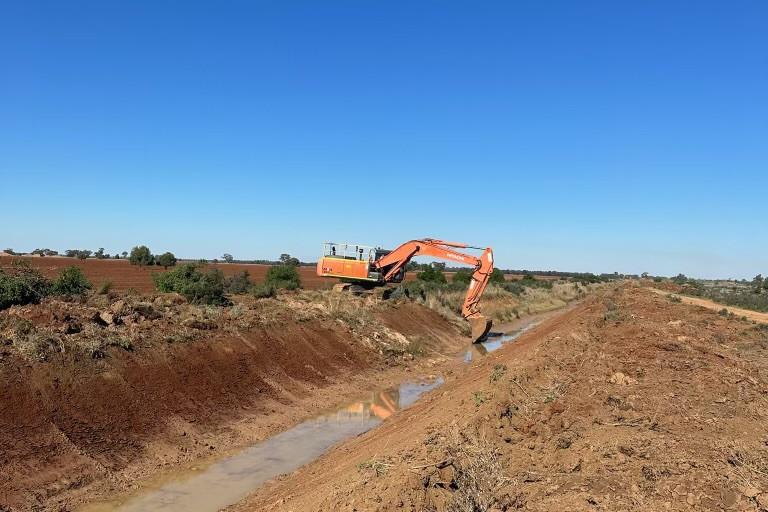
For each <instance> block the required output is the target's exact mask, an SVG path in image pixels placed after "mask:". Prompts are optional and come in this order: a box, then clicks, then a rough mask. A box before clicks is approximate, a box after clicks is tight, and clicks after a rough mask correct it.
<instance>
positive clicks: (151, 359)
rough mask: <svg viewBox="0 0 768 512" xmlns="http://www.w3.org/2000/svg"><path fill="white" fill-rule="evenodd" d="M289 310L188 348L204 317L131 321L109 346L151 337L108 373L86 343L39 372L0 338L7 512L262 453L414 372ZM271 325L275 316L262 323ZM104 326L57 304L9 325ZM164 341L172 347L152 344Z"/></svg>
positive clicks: (318, 319)
mask: <svg viewBox="0 0 768 512" xmlns="http://www.w3.org/2000/svg"><path fill="white" fill-rule="evenodd" d="M88 263H90V262H87V263H86V264H88ZM98 263H101V262H98ZM106 264H107V263H104V264H102V265H106ZM119 264H120V262H110V263H108V265H116V266H117V265H119ZM99 266H100V265H99ZM99 266H96V268H99ZM286 297H287V298H285V300H282V301H274V300H272V301H266V302H265V301H261V302H259V301H252V302H250V303H249V304H250V306H248V307H249V308H251V309H249V312H247V313H245V316H238V317H232V318H237V319H238V320H232V319H230V320H227V318H228V317H227V315H230V314H232V312H233V309H234V308H225V309H223V310H222V311H223V313H221V314H222V316H221V317H219V318H218V320H215V321H210V322H208V323H207V324H205V328H206V329H211V330H204V331H201V335H202V338H201V339H197V340H194V341H187V342H173V343H170V342H165V341H162V339H163V338H162V335H164V334H170V333H173V332H176V331H178V330H181V329H182V327H180V325H187V324H186V323H185V322H181V321H180V319H181V318H183V317H184V315H186V314H188V313H186V311H187V310H188V309H189V310H193V309H195V308H193V307H189V306H186V305H183V304H182V305H177V306H173V307H165V311H166V313H165V315H166V316H165V317H162V318H159V319H155V320H150V319H142V320H140V321H139V322H138V323H135V324H131V325H130V326H129V325H127V324H126V323H127V322H128V320H129V319H130V318H133V317H132V316H125V317H124V320H123V322H124V323H122V324H120V325H110V326H109V327H108V328H104V330H103V333H104V335H105V336H106V335H109V333H116V334H120V335H121V336H127V335H128V333H134V334H135V329H133V328H134V327H140V329H139V333H138V334H136V335H135V339H136V340H138V341H136V343H135V349H134V351H133V352H129V351H126V350H123V349H122V348H119V347H111V348H108V349H106V358H104V359H92V358H91V357H89V356H88V355H87V353H84V352H82V351H80V350H78V348H77V345H74V344H73V343H71V342H70V341H69V338H70V337H72V336H78V335H66V336H64V337H63V338H60V339H63V340H64V341H61V343H62V345H61V349H58V348H57V349H56V350H55V351H53V352H52V353H49V354H48V355H47V357H46V359H45V361H42V362H40V361H34V362H30V361H28V360H25V359H22V358H21V357H20V356H19V355H18V353H17V352H15V351H14V350H13V348H14V347H12V346H11V345H12V341H11V340H10V339H9V340H6V341H5V342H3V340H2V336H0V411H2V414H0V510H3V511H5V510H13V511H17V510H33V509H34V510H38V509H41V508H44V509H46V510H69V509H70V507H71V506H72V505H73V504H76V503H78V502H81V501H83V500H85V499H87V500H89V501H91V500H93V499H97V498H99V497H100V496H103V495H104V494H105V493H111V492H113V491H115V490H120V489H124V488H126V486H128V485H130V484H131V483H132V482H133V481H135V480H136V479H137V478H139V477H142V476H145V475H147V474H149V473H153V472H156V471H157V470H158V469H160V468H163V467H167V466H169V465H174V464H178V463H180V462H183V461H186V460H191V459H195V458H197V457H201V456H210V454H212V453H218V452H219V451H221V450H222V449H227V448H231V447H234V446H242V445H245V444H250V443H253V442H256V441H258V440H261V439H263V438H264V437H266V436H267V435H271V434H273V433H275V432H277V431H280V430H282V429H284V428H287V427H288V426H290V425H292V424H295V423H297V422H299V421H301V420H302V419H304V418H305V417H307V416H309V415H311V414H312V413H313V412H317V411H319V410H323V409H325V408H326V406H327V405H328V404H333V403H337V402H338V401H340V400H345V399H347V397H348V398H349V399H350V400H351V399H353V398H355V397H358V396H359V395H360V393H364V392H366V391H367V390H374V389H379V388H381V387H382V386H386V385H387V384H388V383H389V382H396V381H399V380H400V379H401V378H402V377H403V375H404V374H405V372H406V371H407V369H406V368H405V365H404V364H402V363H401V364H398V363H397V361H395V360H393V359H391V358H386V357H384V356H382V355H380V354H379V352H378V349H375V348H371V347H369V346H366V344H365V343H362V342H361V339H360V337H358V336H357V335H355V334H353V333H352V332H350V331H349V330H348V329H347V328H346V327H345V326H344V324H341V323H340V322H338V321H333V320H330V319H326V318H324V317H323V315H322V314H320V315H318V316H314V317H311V318H308V317H306V316H295V315H299V314H300V313H302V314H304V313H305V312H304V311H301V309H302V308H301V307H297V308H296V309H295V310H294V309H290V308H286V306H285V304H286V301H287V302H290V301H296V300H297V299H295V298H294V297H295V296H294V295H288V296H286ZM350 300H359V301H360V303H361V304H362V303H363V302H364V299H355V298H351V299H350ZM121 302H124V301H121ZM126 307H127V306H123V310H125V308H126ZM137 307H138V306H137ZM291 307H292V306H291ZM185 308H186V309H185ZM91 309H94V308H91ZM156 309H157V310H162V308H161V307H160V306H157V307H156ZM81 310H82V311H81ZM79 311H81V314H79V313H78V312H79ZM275 311H276V312H277V313H274V312H275ZM292 311H293V312H292ZM376 311H377V315H378V316H379V317H380V319H381V321H383V322H385V323H388V324H394V323H397V324H398V325H399V326H401V327H402V329H403V330H405V331H407V332H408V335H409V336H420V337H423V338H424V339H428V340H430V341H431V342H432V343H433V344H436V345H439V344H441V345H440V346H441V347H442V348H446V347H448V349H450V350H455V349H457V347H459V346H461V345H463V344H465V343H466V341H465V340H464V339H463V338H461V337H460V336H458V335H457V330H456V329H455V328H454V327H452V326H451V325H449V324H448V323H447V322H445V320H444V319H443V318H442V317H440V316H439V315H438V314H437V313H435V312H433V311H431V310H427V309H425V308H422V307H420V306H415V305H412V304H409V303H403V304H399V305H393V304H382V305H380V306H377V310H376ZM78 314H79V317H77V318H74V317H75V316H77V315H78ZM239 314H240V315H243V313H239ZM249 314H250V315H251V316H250V317H249V316H248V315H249ZM257 314H258V315H271V316H268V318H267V317H265V318H267V319H261V320H253V318H255V316H254V315H257ZM275 314H277V315H278V316H275ZM91 315H92V313H91V311H90V310H89V309H88V308H87V307H86V306H81V305H78V304H74V303H64V302H61V301H49V300H47V301H44V302H43V303H42V304H40V305H37V306H25V307H23V308H18V307H16V308H12V309H11V310H8V311H6V312H2V314H1V315H0V321H2V320H4V319H5V320H8V319H12V318H26V319H28V320H30V321H31V322H32V323H33V324H34V325H35V326H36V327H37V328H39V329H42V328H55V329H58V328H59V325H60V320H61V318H62V317H65V316H66V317H72V318H73V319H71V320H69V322H70V323H71V322H75V323H77V322H79V323H82V324H83V325H84V324H85V322H87V321H88V318H89V317H90V316H91ZM133 315H137V313H133ZM291 315H294V316H295V317H293V316H291ZM393 319H396V320H393ZM174 322H175V323H174ZM0 323H1V322H0ZM129 327H130V328H131V329H129ZM368 328H369V329H372V328H373V329H375V328H376V326H375V325H374V326H372V327H368ZM153 332H154V333H155V334H156V336H159V338H158V339H159V340H160V341H158V339H155V340H154V341H152V340H150V339H148V338H146V336H150V335H151V334H152V333H153ZM62 336H63V335H62ZM72 339H75V340H76V339H77V338H72ZM142 340H143V341H142ZM57 343H58V342H57ZM393 363H394V364H393ZM408 364H410V365H413V362H411V363H408Z"/></svg>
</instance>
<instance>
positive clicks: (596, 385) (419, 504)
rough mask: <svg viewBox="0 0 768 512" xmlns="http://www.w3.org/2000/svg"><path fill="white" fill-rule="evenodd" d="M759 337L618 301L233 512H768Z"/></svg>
mask: <svg viewBox="0 0 768 512" xmlns="http://www.w3.org/2000/svg"><path fill="white" fill-rule="evenodd" d="M766 356H768V329H766V326H764V325H759V324H755V323H753V322H749V321H742V320H738V319H734V318H725V317H722V316H719V315H717V313H716V312H714V311H711V310H708V309H705V308H702V307H697V306H692V305H687V304H676V303H672V302H670V301H669V300H668V299H667V298H666V297H664V296H660V295H658V294H655V293H653V292H651V291H649V290H647V289H642V288H636V287H631V286H623V287H618V288H617V289H616V290H613V291H611V292H607V293H605V294H602V295H600V296H592V297H590V298H588V299H587V300H586V301H584V303H582V304H580V305H579V306H578V307H576V308H574V309H573V310H571V311H567V312H565V313H563V314H562V315H558V316H554V317H552V318H550V319H548V320H546V321H544V322H542V323H541V324H540V325H539V326H538V327H536V328H535V329H533V330H531V331H528V332H526V333H525V334H523V335H522V336H520V337H519V338H518V340H517V341H516V342H515V343H510V344H507V345H505V346H504V347H503V348H501V349H500V350H498V351H496V352H494V353H492V354H489V355H488V356H486V357H483V358H474V360H473V362H472V363H471V364H470V365H463V366H456V367H454V369H453V371H449V372H448V373H447V374H446V375H445V379H446V384H444V385H443V386H441V387H440V388H439V389H437V390H435V391H433V392H431V393H430V394H429V395H427V396H425V397H423V398H422V399H421V400H420V401H419V402H417V403H416V404H414V405H413V406H411V407H409V408H406V409H404V410H402V411H399V412H397V413H395V414H394V415H393V416H391V417H390V418H389V419H388V420H387V421H385V422H384V424H383V425H381V426H380V427H378V428H376V429H374V430H372V431H370V432H368V433H367V434H364V435H362V436H360V437H358V438H356V439H353V440H349V441H347V442H345V443H343V444H341V445H339V446H337V447H336V448H334V449H333V450H331V451H330V452H329V453H328V454H326V455H325V456H323V457H321V458H319V459H317V460H316V461H314V462H313V463H310V464H308V465H306V466H304V467H303V468H300V469H299V470H297V471H296V472H295V473H293V474H291V475H288V476H285V477H280V478H277V479H274V480H272V481H271V482H269V483H267V484H266V485H265V486H263V487H262V488H261V489H259V490H258V491H257V492H255V493H254V494H252V495H251V496H250V497H249V498H247V499H246V500H244V501H243V502H241V503H240V504H238V505H236V506H233V507H231V509H232V510H237V511H256V510H259V511H262V510H271V511H274V510H291V511H316V510H317V511H319V510H339V511H369V510H370V511H389V510H495V511H498V510H516V509H521V510H531V511H552V510H569V511H570V510H575V511H582V510H583V511H595V510H617V511H618V510H711V511H717V510H744V511H758V510H768V357H766Z"/></svg>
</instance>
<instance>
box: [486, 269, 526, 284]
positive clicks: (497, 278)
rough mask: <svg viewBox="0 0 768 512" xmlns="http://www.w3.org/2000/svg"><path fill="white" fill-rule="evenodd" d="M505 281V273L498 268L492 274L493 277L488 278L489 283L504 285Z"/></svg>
mask: <svg viewBox="0 0 768 512" xmlns="http://www.w3.org/2000/svg"><path fill="white" fill-rule="evenodd" d="M526 277H527V276H526ZM504 281H505V279H504V273H503V272H502V271H501V270H499V269H498V268H495V267H494V269H493V272H491V276H490V277H489V278H488V282H489V283H496V284H503V283H504Z"/></svg>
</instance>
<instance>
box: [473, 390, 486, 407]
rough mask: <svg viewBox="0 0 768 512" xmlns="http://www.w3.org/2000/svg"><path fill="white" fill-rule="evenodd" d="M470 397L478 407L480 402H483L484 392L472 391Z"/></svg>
mask: <svg viewBox="0 0 768 512" xmlns="http://www.w3.org/2000/svg"><path fill="white" fill-rule="evenodd" d="M472 398H473V399H474V401H475V407H480V406H481V405H482V404H484V403H485V392H484V391H475V392H474V393H472Z"/></svg>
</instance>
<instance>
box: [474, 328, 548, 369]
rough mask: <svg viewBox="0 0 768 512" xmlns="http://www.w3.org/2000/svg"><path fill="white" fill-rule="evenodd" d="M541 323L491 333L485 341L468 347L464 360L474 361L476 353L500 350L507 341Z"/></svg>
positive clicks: (481, 353)
mask: <svg viewBox="0 0 768 512" xmlns="http://www.w3.org/2000/svg"><path fill="white" fill-rule="evenodd" d="M537 325H539V322H532V323H530V324H528V325H526V326H525V327H523V328H522V329H519V330H517V331H514V332H510V333H505V334H500V335H499V334H496V335H494V333H491V334H489V335H488V337H486V339H485V341H481V342H480V343H474V344H473V345H472V346H471V347H470V348H468V349H467V351H466V353H465V354H464V362H465V363H468V362H470V361H472V357H473V355H474V354H479V355H485V354H487V353H488V352H493V351H494V350H498V349H500V348H501V347H502V345H504V344H505V343H509V342H510V341H514V340H516V339H517V337H518V336H520V335H521V334H523V333H524V332H525V331H528V330H530V329H533V328H534V327H536V326H537Z"/></svg>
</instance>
